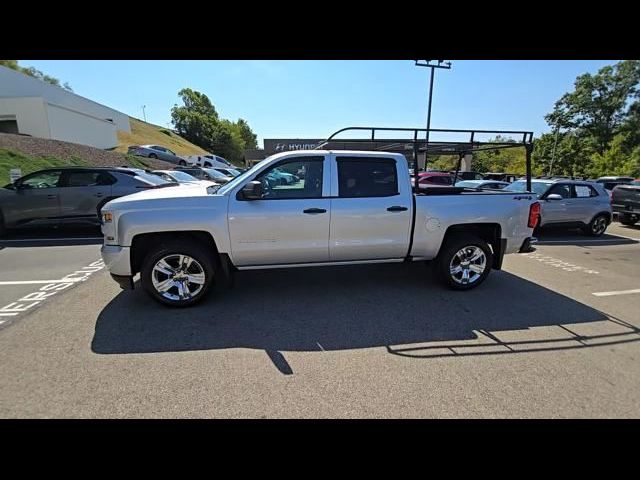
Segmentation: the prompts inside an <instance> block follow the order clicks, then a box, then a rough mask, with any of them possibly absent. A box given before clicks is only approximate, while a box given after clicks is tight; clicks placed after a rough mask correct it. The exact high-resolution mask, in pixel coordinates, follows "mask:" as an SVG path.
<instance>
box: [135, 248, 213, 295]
mask: <svg viewBox="0 0 640 480" xmlns="http://www.w3.org/2000/svg"><path fill="white" fill-rule="evenodd" d="M214 263H215V262H214V259H213V254H212V253H211V252H209V251H207V249H206V248H205V247H204V246H203V245H201V244H199V243H198V242H196V241H180V242H175V241H173V242H163V243H161V244H160V245H158V246H156V247H154V248H152V249H151V251H149V253H148V254H147V256H146V257H145V258H144V260H143V262H142V268H141V271H140V283H141V284H142V287H143V288H144V289H145V290H146V291H147V293H148V294H149V295H150V296H151V298H153V299H154V300H156V301H157V302H160V303H162V304H163V305H168V306H170V307H189V306H191V305H195V304H196V303H198V302H199V301H201V300H202V299H203V298H204V297H205V296H206V295H207V293H208V292H209V290H210V289H211V286H212V284H213V280H214V276H215V267H214Z"/></svg>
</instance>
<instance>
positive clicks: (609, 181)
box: [594, 176, 634, 198]
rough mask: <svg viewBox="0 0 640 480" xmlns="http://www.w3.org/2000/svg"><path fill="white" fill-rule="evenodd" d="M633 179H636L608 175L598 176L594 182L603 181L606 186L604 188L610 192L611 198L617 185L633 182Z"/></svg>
mask: <svg viewBox="0 0 640 480" xmlns="http://www.w3.org/2000/svg"><path fill="white" fill-rule="evenodd" d="M633 180H634V178H633V177H614V176H607V177H600V178H597V179H596V180H594V182H596V183H601V184H602V185H603V186H604V188H605V189H606V190H607V192H608V193H609V198H611V193H612V192H613V189H614V188H615V187H617V186H618V185H626V184H629V183H631V182H633Z"/></svg>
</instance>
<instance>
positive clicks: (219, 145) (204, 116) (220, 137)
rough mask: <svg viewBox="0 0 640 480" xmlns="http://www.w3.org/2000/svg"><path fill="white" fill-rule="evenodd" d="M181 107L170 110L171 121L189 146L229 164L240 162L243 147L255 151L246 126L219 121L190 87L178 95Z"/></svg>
mask: <svg viewBox="0 0 640 480" xmlns="http://www.w3.org/2000/svg"><path fill="white" fill-rule="evenodd" d="M178 96H179V97H180V99H181V100H182V103H183V105H182V106H178V105H174V106H173V108H172V109H171V121H172V123H173V126H174V128H175V129H176V131H177V132H178V134H179V135H180V136H182V137H184V138H185V139H187V140H188V141H190V142H191V143H193V144H195V145H198V146H199V147H201V148H203V149H205V150H207V151H209V152H211V153H215V154H216V155H220V156H221V157H224V158H226V159H227V160H229V161H231V162H235V163H238V162H240V161H242V158H243V156H244V150H245V149H246V148H256V147H257V141H256V138H257V137H256V135H255V134H254V133H253V131H252V130H251V127H249V124H248V123H247V122H246V121H245V120H243V119H239V120H238V121H237V122H236V123H234V122H232V121H230V120H227V119H221V118H220V117H219V116H218V112H217V111H216V109H215V106H214V105H213V103H211V100H209V97H207V96H206V95H205V94H204V93H201V92H197V91H195V90H192V89H190V88H183V89H182V90H180V91H179V92H178Z"/></svg>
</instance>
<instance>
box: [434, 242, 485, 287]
mask: <svg viewBox="0 0 640 480" xmlns="http://www.w3.org/2000/svg"><path fill="white" fill-rule="evenodd" d="M491 265H493V254H492V253H491V248H489V245H488V244H487V242H485V241H484V240H482V239H481V238H478V237H476V236H474V235H468V234H463V235H456V236H454V237H450V238H449V239H448V240H447V241H446V243H445V244H444V245H443V246H442V250H441V251H440V253H439V254H438V258H437V260H436V263H435V273H436V276H437V279H438V280H439V281H440V282H442V283H444V284H445V285H446V286H447V287H449V288H451V289H453V290H470V289H472V288H475V287H477V286H478V285H480V284H481V283H482V282H484V281H485V279H486V278H487V276H488V275H489V272H490V271H491Z"/></svg>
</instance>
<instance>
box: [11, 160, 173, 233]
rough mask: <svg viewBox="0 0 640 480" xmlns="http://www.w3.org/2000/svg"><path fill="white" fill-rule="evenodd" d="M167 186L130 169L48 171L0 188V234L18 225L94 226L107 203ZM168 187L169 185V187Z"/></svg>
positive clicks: (156, 179)
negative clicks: (78, 224)
mask: <svg viewBox="0 0 640 480" xmlns="http://www.w3.org/2000/svg"><path fill="white" fill-rule="evenodd" d="M164 184H169V183H168V182H167V181H165V180H163V179H162V178H160V177H158V176H156V175H151V174H149V173H146V172H144V171H143V170H138V169H131V168H122V167H116V168H81V167H72V168H51V169H47V170H40V171H38V172H34V173H30V174H28V175H25V176H24V177H22V178H19V179H18V180H16V181H15V182H14V183H12V184H10V185H6V186H5V187H4V188H0V235H2V234H3V233H4V232H5V230H6V229H7V228H16V227H22V226H44V225H65V224H69V223H82V224H86V223H91V224H97V223H98V221H99V219H98V216H99V211H100V209H101V208H102V206H103V205H104V204H105V203H107V202H108V201H109V200H113V199H114V198H118V197H122V196H123V195H129V194H130V193H136V192H140V191H142V190H145V189H149V188H155V187H157V186H160V185H164ZM169 185H172V184H169Z"/></svg>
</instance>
